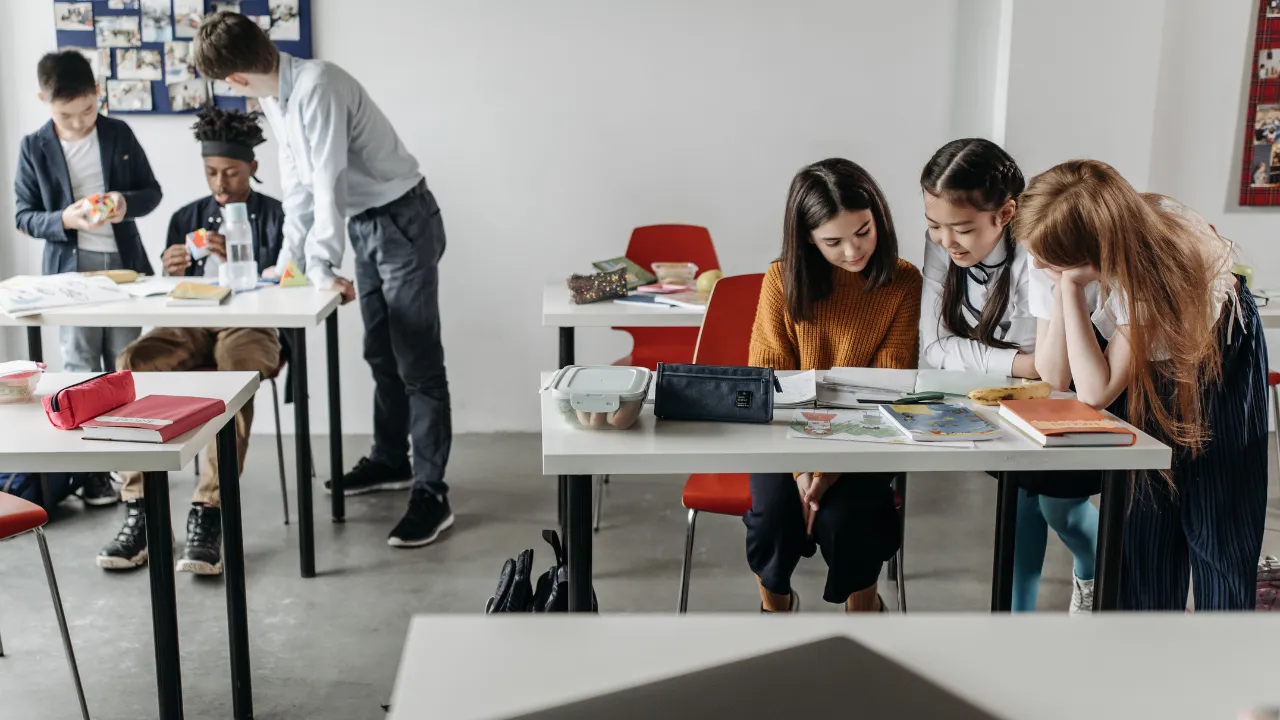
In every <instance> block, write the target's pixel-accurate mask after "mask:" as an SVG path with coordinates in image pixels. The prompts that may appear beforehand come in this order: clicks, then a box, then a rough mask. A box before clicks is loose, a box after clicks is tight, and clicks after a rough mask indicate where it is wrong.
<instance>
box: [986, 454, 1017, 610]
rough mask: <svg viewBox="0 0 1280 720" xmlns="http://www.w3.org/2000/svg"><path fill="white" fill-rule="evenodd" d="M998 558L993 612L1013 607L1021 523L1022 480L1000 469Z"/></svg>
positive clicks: (994, 570)
mask: <svg viewBox="0 0 1280 720" xmlns="http://www.w3.org/2000/svg"><path fill="white" fill-rule="evenodd" d="M996 477H997V478H998V480H999V482H998V490H997V491H996V492H997V496H996V538H995V548H996V549H995V560H994V562H993V564H992V568H991V612H1009V611H1010V610H1011V609H1012V608H1013V545H1014V538H1015V535H1016V533H1017V527H1018V484H1017V483H1015V482H1014V481H1013V478H1011V477H1009V473H1003V472H1002V473H997V475H996Z"/></svg>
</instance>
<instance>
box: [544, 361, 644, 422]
mask: <svg viewBox="0 0 1280 720" xmlns="http://www.w3.org/2000/svg"><path fill="white" fill-rule="evenodd" d="M652 380H653V373H651V372H649V370H648V369H647V368H642V367H620V366H614V365H589V366H588V365H570V366H569V367H567V368H564V369H562V370H561V371H560V372H558V373H556V376H555V377H554V378H552V379H551V383H550V384H549V385H548V386H547V389H548V390H549V391H550V392H551V397H552V399H553V400H554V401H555V403H556V408H557V409H558V410H559V411H560V414H561V415H563V416H564V419H565V422H567V423H569V424H570V425H571V426H573V427H577V428H586V429H589V430H626V429H627V428H629V427H631V426H632V425H635V423H636V420H637V419H639V417H640V410H641V409H642V408H643V407H644V401H645V398H646V397H648V395H649V383H650V382H651V381H652Z"/></svg>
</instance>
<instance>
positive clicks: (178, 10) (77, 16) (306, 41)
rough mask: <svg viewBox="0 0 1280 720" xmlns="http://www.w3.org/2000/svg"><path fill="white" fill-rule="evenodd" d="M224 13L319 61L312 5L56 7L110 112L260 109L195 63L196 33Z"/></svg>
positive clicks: (69, 45)
mask: <svg viewBox="0 0 1280 720" xmlns="http://www.w3.org/2000/svg"><path fill="white" fill-rule="evenodd" d="M12 1H13V0H0V2H12ZM219 10H230V11H232V12H239V13H243V14H245V15H247V16H249V17H251V18H253V19H254V20H256V21H257V23H258V24H259V25H260V26H261V27H262V28H263V29H264V30H266V31H267V34H268V35H269V36H270V37H271V39H272V41H273V42H274V43H275V44H276V47H278V48H280V49H281V50H283V51H284V52H287V53H289V54H290V55H293V56H295V57H300V58H310V57H311V0H239V2H213V1H212V0H93V1H92V2H61V1H56V2H54V3H53V19H54V28H55V30H56V32H57V34H58V47H59V48H60V49H64V50H78V51H79V52H80V53H82V54H83V55H84V56H85V57H86V58H87V59H88V60H89V64H90V65H92V66H93V69H94V73H95V74H96V75H97V76H98V82H99V86H100V89H99V95H98V107H99V109H100V110H101V112H102V113H103V114H107V113H110V114H113V115H114V114H138V113H142V114H178V113H192V112H195V111H196V110H199V109H200V108H201V107H203V106H204V105H205V104H207V103H209V102H211V101H212V102H213V104H215V105H217V106H218V107H223V108H236V109H240V110H250V111H254V110H257V109H258V107H257V101H256V100H254V99H252V98H247V99H246V98H243V97H240V96H237V95H235V94H234V93H232V91H231V88H230V87H229V86H228V85H226V84H225V83H223V82H222V81H220V80H218V81H211V80H210V79H209V78H204V77H201V76H200V74H199V73H197V72H196V70H195V67H194V66H193V65H192V63H191V47H192V41H193V40H194V38H195V34H196V28H198V27H199V26H200V22H201V21H202V20H203V19H204V18H205V16H206V15H209V14H212V13H214V12H217V11H219Z"/></svg>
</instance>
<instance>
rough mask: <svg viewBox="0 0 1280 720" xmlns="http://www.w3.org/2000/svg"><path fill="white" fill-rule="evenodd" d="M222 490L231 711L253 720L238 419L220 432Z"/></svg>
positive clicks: (220, 479)
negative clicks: (237, 447) (237, 450)
mask: <svg viewBox="0 0 1280 720" xmlns="http://www.w3.org/2000/svg"><path fill="white" fill-rule="evenodd" d="M218 488H219V492H220V494H221V496H222V566H223V570H224V573H225V578H226V579H225V582H226V585H227V629H228V631H229V632H228V635H229V636H230V640H231V707H232V713H233V717H235V718H236V720H249V719H250V718H252V717H253V680H252V676H251V674H250V672H249V609H248V606H247V603H246V601H245V579H244V533H243V532H242V530H241V517H240V468H239V459H238V456H237V453H236V422H235V420H234V419H232V420H231V422H229V423H227V424H226V425H224V426H223V428H222V429H221V430H219V431H218Z"/></svg>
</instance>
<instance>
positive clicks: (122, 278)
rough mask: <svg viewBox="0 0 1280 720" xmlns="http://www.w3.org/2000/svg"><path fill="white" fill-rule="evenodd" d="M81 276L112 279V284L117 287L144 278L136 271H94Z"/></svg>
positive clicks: (83, 273)
mask: <svg viewBox="0 0 1280 720" xmlns="http://www.w3.org/2000/svg"><path fill="white" fill-rule="evenodd" d="M80 274H81V275H84V276H86V277H91V276H94V275H101V276H103V277H106V278H110V280H111V282H113V283H115V284H117V285H128V284H129V283H134V282H138V279H139V278H141V277H142V275H141V274H140V273H138V272H137V271H135V270H93V271H90V272H82V273H80Z"/></svg>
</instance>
